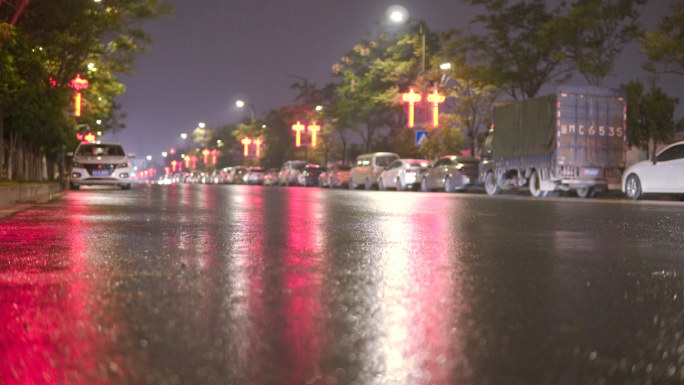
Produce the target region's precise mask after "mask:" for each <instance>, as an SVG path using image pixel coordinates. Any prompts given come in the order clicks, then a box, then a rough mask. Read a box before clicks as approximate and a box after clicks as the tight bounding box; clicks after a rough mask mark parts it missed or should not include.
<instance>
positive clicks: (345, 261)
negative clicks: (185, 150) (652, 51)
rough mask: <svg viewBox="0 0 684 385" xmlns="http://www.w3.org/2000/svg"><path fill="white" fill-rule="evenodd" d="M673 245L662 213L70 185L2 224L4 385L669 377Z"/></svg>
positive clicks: (676, 265)
mask: <svg viewBox="0 0 684 385" xmlns="http://www.w3.org/2000/svg"><path fill="white" fill-rule="evenodd" d="M683 245H684V204H682V203H679V202H655V203H654V202H646V203H637V204H635V203H632V202H626V201H609V200H591V201H585V200H579V199H546V200H532V199H527V198H522V197H514V196H503V197H494V198H492V197H487V196H484V195H478V194H467V195H459V194H444V193H432V194H426V193H398V192H379V191H374V192H365V191H346V190H334V191H330V190H323V189H318V188H309V189H306V188H281V187H265V188H262V187H259V186H207V185H179V186H152V187H148V186H138V187H136V188H135V189H134V190H132V191H118V190H82V191H78V192H70V193H69V194H67V195H66V196H65V197H64V198H62V199H61V200H59V201H56V202H52V203H48V204H45V205H41V206H36V207H34V208H32V209H30V210H28V211H23V212H20V213H17V214H15V215H14V216H12V217H9V218H4V219H0V383H2V384H44V383H56V384H124V383H125V384H255V385H256V384H288V385H289V384H326V385H330V384H356V385H362V384H407V385H408V384H437V385H439V384H493V385H494V384H497V385H498V384H647V383H652V384H677V383H682V382H684V302H683V300H684V246H683ZM649 381H650V382H649Z"/></svg>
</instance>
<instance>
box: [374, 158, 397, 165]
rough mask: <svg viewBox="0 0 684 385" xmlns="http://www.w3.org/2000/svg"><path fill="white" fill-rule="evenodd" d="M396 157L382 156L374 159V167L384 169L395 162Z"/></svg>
mask: <svg viewBox="0 0 684 385" xmlns="http://www.w3.org/2000/svg"><path fill="white" fill-rule="evenodd" d="M396 159H397V157H396V156H395V155H384V156H378V157H376V158H375V165H376V166H380V167H385V166H387V165H388V164H390V163H391V162H392V161H393V160H396Z"/></svg>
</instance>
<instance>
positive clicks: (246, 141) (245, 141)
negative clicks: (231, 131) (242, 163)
mask: <svg viewBox="0 0 684 385" xmlns="http://www.w3.org/2000/svg"><path fill="white" fill-rule="evenodd" d="M240 143H242V145H243V146H245V149H244V154H245V157H248V156H249V145H250V144H251V143H252V139H250V138H248V137H244V138H242V140H241V141H240Z"/></svg>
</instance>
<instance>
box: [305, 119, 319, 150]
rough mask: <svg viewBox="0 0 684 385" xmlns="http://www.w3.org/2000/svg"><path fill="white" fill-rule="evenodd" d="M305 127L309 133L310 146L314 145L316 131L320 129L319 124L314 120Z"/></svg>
mask: <svg viewBox="0 0 684 385" xmlns="http://www.w3.org/2000/svg"><path fill="white" fill-rule="evenodd" d="M307 129H308V130H309V132H310V133H311V147H316V133H317V132H319V131H320V130H321V126H319V125H318V124H316V122H314V123H313V124H310V125H309V127H307Z"/></svg>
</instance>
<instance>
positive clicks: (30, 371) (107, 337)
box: [0, 196, 130, 384]
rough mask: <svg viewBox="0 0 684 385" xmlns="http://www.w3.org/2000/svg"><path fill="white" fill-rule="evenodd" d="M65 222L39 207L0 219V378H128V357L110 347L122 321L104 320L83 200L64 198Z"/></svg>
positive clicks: (56, 380)
mask: <svg viewBox="0 0 684 385" xmlns="http://www.w3.org/2000/svg"><path fill="white" fill-rule="evenodd" d="M66 205H67V207H68V209H69V212H70V213H71V215H70V216H69V217H67V219H66V222H64V223H62V222H59V223H56V222H48V223H44V222H43V219H44V213H43V212H41V210H35V211H30V212H26V213H22V214H19V215H18V216H15V217H13V218H11V219H9V220H5V221H3V222H0V235H1V236H0V250H2V252H1V253H0V320H2V321H1V323H2V325H1V326H0V383H3V384H47V383H54V384H109V383H116V382H126V381H127V380H126V379H127V378H128V376H129V375H130V371H129V367H128V364H127V363H126V362H125V361H124V359H123V358H122V356H121V355H120V354H119V353H118V352H113V351H111V350H110V346H111V344H110V343H109V342H110V341H112V340H115V339H116V338H117V336H118V331H119V328H120V327H121V325H120V324H117V323H116V322H111V319H110V321H107V322H103V321H104V320H105V319H108V318H109V317H110V316H111V315H109V314H106V312H105V311H104V309H103V308H102V302H101V301H98V300H96V298H97V297H98V296H99V294H100V293H99V290H100V289H101V288H99V287H96V286H95V285H94V282H97V279H93V278H95V273H94V272H93V269H92V265H93V262H92V260H91V257H92V256H93V255H94V254H95V252H94V251H93V250H92V249H89V246H91V245H92V243H91V241H89V239H88V236H89V235H88V233H87V231H86V230H85V229H84V222H86V221H87V215H88V214H89V207H88V204H87V203H86V202H83V197H82V196H73V197H71V198H70V199H66Z"/></svg>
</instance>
